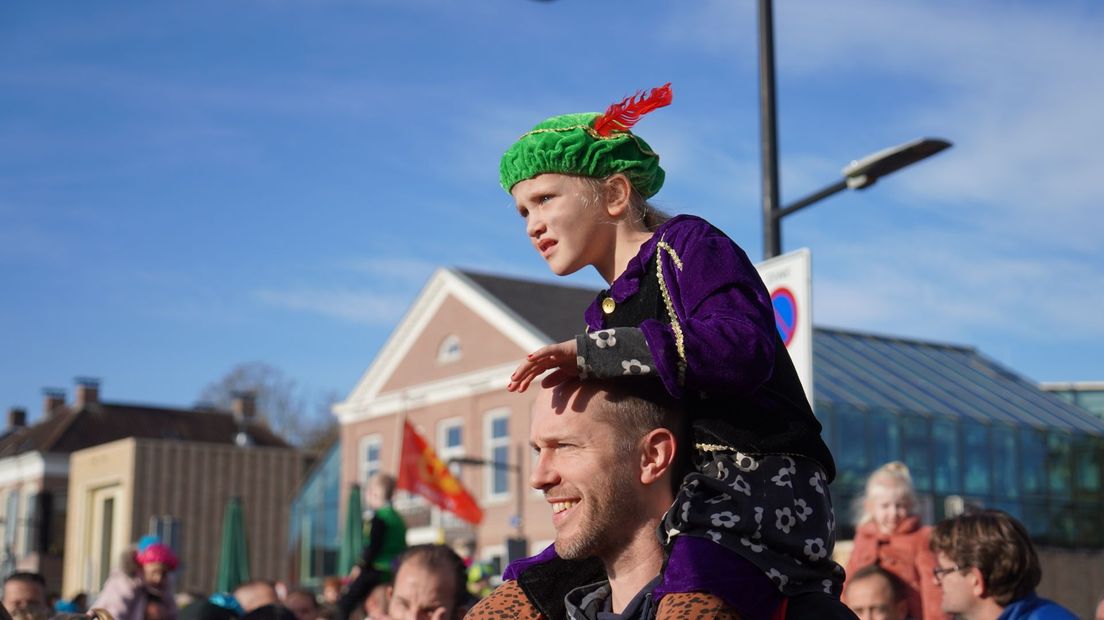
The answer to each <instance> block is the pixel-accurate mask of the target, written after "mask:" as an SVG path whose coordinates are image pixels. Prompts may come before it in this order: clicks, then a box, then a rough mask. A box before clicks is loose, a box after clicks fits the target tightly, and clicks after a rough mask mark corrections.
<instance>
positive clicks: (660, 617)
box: [655, 592, 740, 620]
mask: <svg viewBox="0 0 1104 620" xmlns="http://www.w3.org/2000/svg"><path fill="white" fill-rule="evenodd" d="M674 618H716V619H717V620H739V618H740V614H738V613H736V610H734V609H732V608H731V607H729V606H728V604H727V603H725V602H724V601H723V600H722V599H721V598H720V597H718V596H714V595H712V594H706V593H704V592H676V593H672V594H667V595H665V596H664V597H663V598H661V599H659V606H657V607H656V612H655V620H673V619H674Z"/></svg>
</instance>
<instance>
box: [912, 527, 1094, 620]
mask: <svg viewBox="0 0 1104 620" xmlns="http://www.w3.org/2000/svg"><path fill="white" fill-rule="evenodd" d="M931 548H932V551H933V552H935V564H936V565H935V568H934V569H933V571H932V572H933V578H934V579H935V581H936V583H937V584H939V586H940V587H941V588H942V589H943V611H945V612H947V613H952V614H958V615H959V617H961V618H963V619H965V620H998V619H999V620H1074V618H1075V616H1074V615H1073V614H1072V613H1070V612H1069V611H1068V610H1066V609H1065V608H1063V607H1061V606H1059V605H1057V604H1056V603H1053V602H1051V601H1048V600H1046V599H1043V598H1039V596H1037V595H1036V594H1035V586H1037V585H1039V580H1040V579H1041V578H1042V569H1040V568H1039V557H1038V555H1037V554H1036V553H1035V546H1034V545H1032V544H1031V539H1030V538H1029V537H1028V535H1027V530H1026V529H1024V526H1023V525H1022V524H1021V523H1020V522H1019V521H1017V520H1015V519H1013V518H1012V517H1011V516H1009V515H1008V514H1006V513H1003V512H1001V511H999V510H983V511H979V512H973V513H969V514H964V515H961V516H958V517H955V518H953V519H948V520H946V521H943V522H942V523H940V524H939V525H936V526H935V528H934V529H933V530H932V537H931Z"/></svg>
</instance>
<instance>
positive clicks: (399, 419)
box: [391, 390, 406, 478]
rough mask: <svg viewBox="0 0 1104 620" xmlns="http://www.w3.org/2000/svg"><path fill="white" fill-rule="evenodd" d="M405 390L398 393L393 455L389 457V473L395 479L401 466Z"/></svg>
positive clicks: (404, 435)
mask: <svg viewBox="0 0 1104 620" xmlns="http://www.w3.org/2000/svg"><path fill="white" fill-rule="evenodd" d="M405 431H406V390H403V391H401V392H399V412H398V414H396V415H395V437H396V438H397V439H398V441H396V442H395V453H394V454H393V455H392V457H391V472H392V475H393V476H395V478H398V477H399V467H400V466H402V453H403V440H404V439H405V438H406V433H405Z"/></svg>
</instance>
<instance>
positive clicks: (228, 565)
mask: <svg viewBox="0 0 1104 620" xmlns="http://www.w3.org/2000/svg"><path fill="white" fill-rule="evenodd" d="M247 581H249V545H247V544H246V541H245V517H244V516H242V506H241V498H240V497H232V498H230V502H229V503H228V504H226V514H224V515H223V517H222V542H221V543H220V544H219V563H218V576H217V577H216V579H215V592H233V591H234V588H236V587H238V586H239V585H241V584H243V583H245V582H247Z"/></svg>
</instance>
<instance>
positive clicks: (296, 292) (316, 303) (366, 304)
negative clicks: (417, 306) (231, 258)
mask: <svg viewBox="0 0 1104 620" xmlns="http://www.w3.org/2000/svg"><path fill="white" fill-rule="evenodd" d="M253 294H254V296H255V298H256V299H257V300H259V301H261V302H262V303H264V304H267V305H269V306H273V307H277V308H284V309H286V310H293V311H298V312H306V313H310V314H316V315H321V316H324V317H329V318H334V319H340V320H342V321H348V322H351V323H358V324H362V325H373V326H383V327H391V326H394V324H395V323H396V321H398V320H399V318H400V317H401V316H402V314H403V312H405V311H406V310H407V308H409V306H410V303H411V301H412V300H413V297H412V296H411V295H409V294H382V293H376V292H371V291H367V290H357V289H350V290H341V289H328V290H327V289H292V290H275V289H261V290H257V291H254V293H253Z"/></svg>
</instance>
